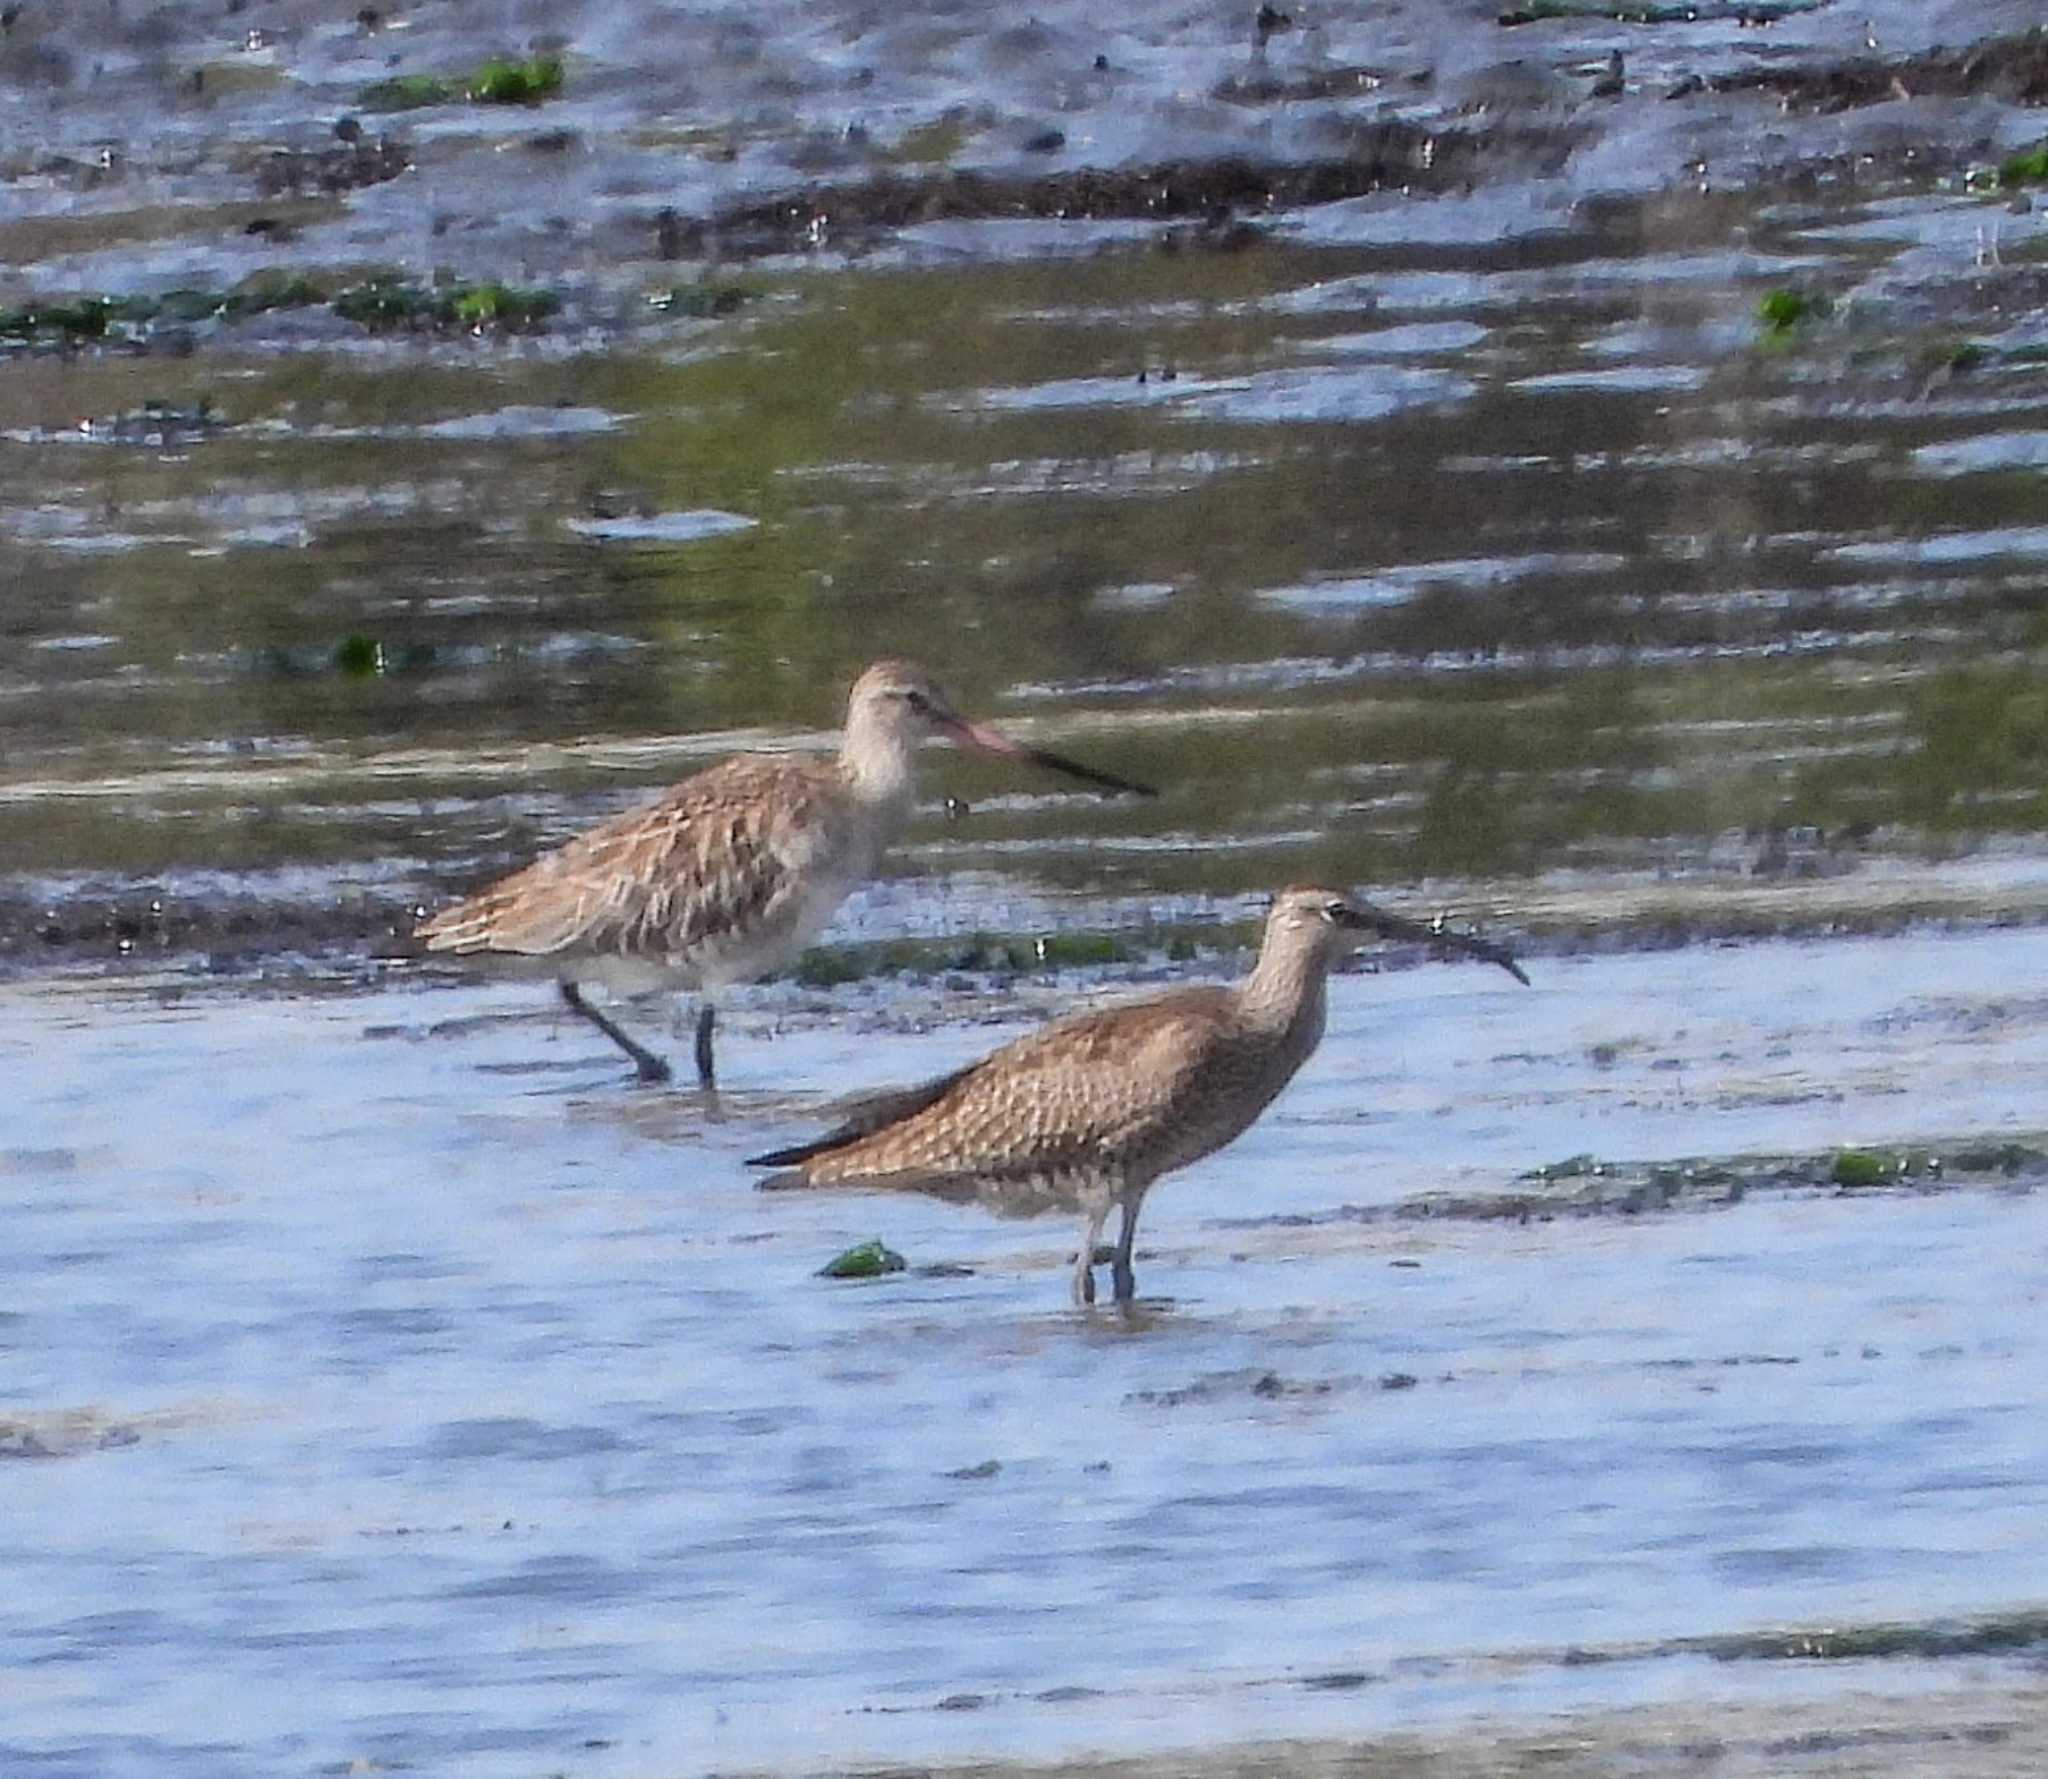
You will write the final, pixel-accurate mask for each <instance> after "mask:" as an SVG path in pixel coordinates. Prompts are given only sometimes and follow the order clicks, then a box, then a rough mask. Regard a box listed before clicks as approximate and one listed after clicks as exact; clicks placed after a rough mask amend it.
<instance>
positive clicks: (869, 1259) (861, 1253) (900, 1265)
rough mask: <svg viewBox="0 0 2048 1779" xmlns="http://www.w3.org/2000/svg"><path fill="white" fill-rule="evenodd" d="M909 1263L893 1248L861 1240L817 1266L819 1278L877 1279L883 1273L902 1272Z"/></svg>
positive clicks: (877, 1242)
mask: <svg viewBox="0 0 2048 1779" xmlns="http://www.w3.org/2000/svg"><path fill="white" fill-rule="evenodd" d="M908 1264H909V1262H908V1261H906V1260H905V1259H904V1258H903V1256H902V1255H901V1254H899V1253H897V1252H896V1250H895V1249H894V1248H888V1247H884V1246H883V1245H882V1243H881V1242H879V1241H872V1242H861V1243H860V1244H858V1245H857V1246H855V1247H851V1248H848V1249H847V1250H846V1252H845V1253H843V1254H839V1255H836V1256H834V1258H832V1259H831V1260H828V1261H827V1262H826V1263H825V1264H824V1265H823V1266H821V1267H819V1268H818V1277H819V1278H821V1279H878V1278H880V1277H881V1276H882V1275H883V1274H884V1273H892V1272H902V1271H903V1270H904V1268H905V1267H906V1266H907V1265H908Z"/></svg>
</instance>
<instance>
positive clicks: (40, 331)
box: [0, 296, 122, 343]
mask: <svg viewBox="0 0 2048 1779" xmlns="http://www.w3.org/2000/svg"><path fill="white" fill-rule="evenodd" d="M121 313H122V312H121V311H120V310H119V309H118V308H117V307H116V305H115V304H114V302H113V301H112V299H111V298H108V297H99V296H90V297H78V298H76V299H74V300H72V301H70V302H42V303H24V304H23V305H22V306H21V307H20V308H18V309H6V310H0V340H16V341H22V342H36V341H42V342H67V343H68V342H80V341H86V340H103V339H105V338H106V336H107V328H108V325H109V323H111V322H113V321H114V320H116V319H119V318H121Z"/></svg>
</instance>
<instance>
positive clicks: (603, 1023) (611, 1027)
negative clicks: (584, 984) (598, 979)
mask: <svg viewBox="0 0 2048 1779" xmlns="http://www.w3.org/2000/svg"><path fill="white" fill-rule="evenodd" d="M562 999H563V1000H564V1001H565V1002H566V1003H567V1004H568V1008H569V1011H570V1012H571V1013H576V1014H580V1015H581V1016H582V1017H583V1018H585V1019H587V1020H589V1021H590V1023H591V1024H592V1025H594V1026H596V1027H597V1029H598V1030H599V1031H601V1032H603V1033H604V1035H605V1036H606V1037H607V1038H609V1039H611V1041H612V1042H613V1043H614V1044H616V1045H618V1047H619V1048H620V1049H621V1050H623V1051H624V1052H625V1053H626V1054H627V1055H628V1056H630V1057H631V1058H632V1059H633V1067H634V1069H635V1070H636V1071H637V1072H638V1074H639V1077H640V1079H641V1080H643V1081H666V1080H667V1079H668V1078H669V1075H668V1064H667V1063H665V1062H663V1061H662V1060H661V1058H660V1057H658V1056H656V1055H655V1054H654V1052H653V1051H651V1050H649V1049H648V1048H647V1047H646V1046H645V1045H644V1044H636V1043H635V1042H634V1041H633V1040H632V1039H631V1038H629V1037H627V1035H626V1034H625V1033H624V1032H623V1031H621V1030H620V1029H619V1027H618V1025H617V1023H616V1022H615V1021H613V1020H610V1019H607V1018H606V1017H605V1015H604V1014H602V1013H600V1012H599V1011H598V1010H597V1009H596V1008H595V1007H593V1006H592V1005H591V1004H590V1003H589V1002H588V1001H586V1000H585V999H584V998H583V991H582V990H581V989H580V988H578V987H577V986H576V984H575V983H573V982H564V983H563V984H562Z"/></svg>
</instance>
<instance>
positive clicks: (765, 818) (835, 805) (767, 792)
mask: <svg viewBox="0 0 2048 1779" xmlns="http://www.w3.org/2000/svg"><path fill="white" fill-rule="evenodd" d="M831 773H832V768H831V766H830V765H829V764H828V763H826V762H824V761H819V760H810V759H789V760H783V759H770V758H763V757H758V756H741V757H740V758H737V759H732V760H727V761H724V762H722V763H721V764H719V765H717V766H713V767H711V768H710V769H709V770H707V771H704V772H700V773H698V774H696V775H695V776H694V777H691V778H687V779H685V780H684V781H683V782H682V783H681V784H679V785H677V786H676V787H675V788H674V789H673V790H670V791H669V792H667V793H666V794H665V795H663V796H662V797H660V798H657V799H656V800H655V801H654V802H653V803H650V804H647V805H645V806H644V807H642V808H639V809H634V810H628V811H626V812H625V813H624V814H622V815H618V816H614V817H613V818H612V819H611V820H610V821H606V822H600V823H599V824H598V825H597V826H596V827H594V828H591V829H589V830H587V831H586V832H584V833H582V834H579V835H577V836H576V837H575V838H574V839H572V840H569V841H567V842H565V843H564V844H563V845H561V846H559V847H557V848H556V849H555V850H554V851H553V852H550V853H547V854H544V855H543V856H542V857H540V858H538V859H536V860H535V861H534V862H533V863H532V864H530V865H528V866H526V867H525V868H524V869H523V870H519V871H515V872H513V873H512V875H511V876H509V877H506V878H503V879H501V880H500V881H499V882H497V883H495V884H493V885H492V886H491V887H490V888H488V889H486V890H483V891H481V892H480V893H478V894H477V895H474V896H471V897H470V898H468V899H467V900H466V901H463V902H459V903H457V904H456V905H455V906H454V907H452V908H448V909H444V910H443V911H442V912H441V913H439V914H437V915H436V916H434V918H433V919H432V920H430V921H428V922H426V923H425V924H424V925H423V926H422V927H421V928H420V929H419V937H420V938H421V939H422V940H423V941H424V942H425V944H426V946H427V948H428V949H429V950H431V951H452V952H458V953H472V952H491V951H497V952H513V953H517V954H520V955H523V956H529V957H553V956H557V955H562V954H572V953H573V954H593V953H597V954H617V955H639V956H643V957H646V958H648V959H650V960H663V959H666V960H669V961H671V962H674V963H676V964H678V965H686V964H687V963H688V962H689V961H690V958H691V955H692V954H693V953H694V952H697V951H699V950H700V949H701V948H703V947H704V946H705V945H706V944H708V943H712V942H715V941H717V940H720V939H722V938H725V937H727V936H730V935H733V934H736V933H741V932H746V931H749V930H756V929H759V928H760V927H762V926H764V925H772V924H773V923H774V922H775V921H776V920H777V919H778V918H780V917H782V916H783V915H785V914H786V913H787V912H788V911H789V909H788V905H789V904H792V903H794V902H798V901H801V899H802V898H803V895H804V893H805V887H806V878H807V874H808V871H809V868H810V867H811V866H812V865H813V863H814V862H815V861H816V860H817V859H818V858H819V857H820V855H821V854H829V853H831V852H832V851H834V850H836V849H838V848H841V847H843V846H845V845H846V844H847V838H848V837H847V835H846V832H845V825H846V824H845V818H844V815H843V813H842V809H841V805H840V802H839V800H838V799H836V798H835V797H834V796H833V794H832V793H833V791H834V790H835V788H836V787H835V785H834V784H833V782H832V778H831Z"/></svg>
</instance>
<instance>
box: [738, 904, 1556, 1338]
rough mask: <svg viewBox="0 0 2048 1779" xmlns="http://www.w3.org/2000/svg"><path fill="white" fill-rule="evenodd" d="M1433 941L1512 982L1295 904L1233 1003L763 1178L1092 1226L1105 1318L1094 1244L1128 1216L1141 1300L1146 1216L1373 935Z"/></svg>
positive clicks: (814, 1152) (922, 1098) (1297, 1041)
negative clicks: (1047, 1214) (1140, 1242)
mask: <svg viewBox="0 0 2048 1779" xmlns="http://www.w3.org/2000/svg"><path fill="white" fill-rule="evenodd" d="M1374 933H1377V934H1381V935H1384V936H1387V937H1390V938H1401V939H1419V940H1425V941H1427V942H1428V943H1430V944H1432V945H1436V946H1441V947H1445V948H1448V949H1451V950H1455V951H1461V952H1464V953H1466V954H1467V955H1469V956H1472V957H1477V958H1482V959H1484V960H1485V961H1486V962H1488V963H1494V964H1498V965H1500V967H1501V968H1502V969H1504V970H1506V971H1507V972H1508V973H1509V974H1510V975H1512V976H1513V977H1514V978H1515V980H1516V981H1518V982H1521V983H1524V984H1526V983H1527V982H1528V980H1529V979H1528V977H1526V976H1524V975H1523V974H1522V971H1521V967H1520V966H1519V965H1518V964H1517V963H1516V962H1515V960H1514V958H1513V956H1512V955H1510V954H1509V953H1508V952H1507V951H1506V950H1505V949H1503V948H1502V947H1501V946H1498V945H1495V944H1493V943H1491V942H1490V941H1488V940H1485V939H1480V938H1477V937H1474V936H1472V935H1469V934H1462V933H1453V932H1449V931H1447V930H1444V929H1442V928H1440V927H1438V926H1436V925H1433V924H1430V925H1426V924H1423V923H1421V922H1417V921H1412V920H1406V919H1404V918H1402V917H1401V916H1399V915H1394V914H1386V913H1383V912H1382V911H1380V910H1379V909H1376V908H1373V907H1370V906H1368V905H1367V904H1365V903H1362V902H1358V901H1354V900H1352V899H1350V898H1348V897H1346V896H1345V895H1343V894H1342V893H1341V892H1339V891H1336V890H1329V889H1316V888H1305V887H1296V888H1293V889H1286V890H1282V891H1281V892H1280V894H1279V895H1278V896H1276V897H1275V898H1274V900H1273V907H1272V911H1271V912H1270V913H1269V914H1268V915H1267V917H1266V931H1265V938H1264V941H1263V942H1262V944H1261V945H1260V947H1259V959H1258V963H1257V964H1256V965H1255V966H1254V967H1253V970H1252V973H1251V974H1250V975H1249V976H1247V977H1246V978H1245V979H1244V980H1243V981H1242V982H1240V983H1237V984H1235V985H1234V986H1232V987H1229V988H1215V987H1204V988H1182V989H1176V990H1174V991H1173V992H1172V993H1170V994H1164V995H1160V996H1157V997H1156V998H1154V999H1150V1000H1143V1001H1134V1002H1131V1003H1130V1004H1128V1005H1125V1006H1120V1007H1109V1008H1106V1009H1103V1010H1101V1011H1099V1012H1093V1013H1077V1014H1073V1015H1070V1016H1069V1017H1067V1018H1064V1019H1057V1020H1055V1021H1053V1023H1052V1024H1050V1025H1048V1026H1045V1027H1044V1028H1042V1029H1041V1030H1039V1031H1036V1032H1032V1033H1030V1034H1029V1035H1028V1036H1025V1037H1022V1038H1018V1039H1016V1040H1015V1041H1013V1042H1011V1043H1008V1044H1005V1045H1004V1046H1003V1047H1002V1048H1001V1049H1000V1050H997V1051H995V1052H993V1053H992V1054H990V1055H988V1056H986V1057H984V1058H983V1059H982V1060H981V1061H980V1062H977V1063H973V1064H970V1065H969V1066H968V1067H967V1068H964V1069H961V1070H960V1071H959V1072H958V1073H956V1074H952V1075H947V1076H945V1077H944V1078H943V1079H941V1080H937V1081H932V1082H928V1083H927V1084H926V1085H924V1086H922V1087H915V1088H911V1089H909V1090H907V1091H904V1092H900V1093H894V1094H882V1095H878V1096H876V1097H875V1098H873V1099H871V1100H869V1101H867V1102H866V1103H864V1104H862V1105H861V1106H860V1107H858V1108H857V1109H856V1110H855V1111H854V1113H853V1115H852V1117H851V1118H849V1119H848V1121H847V1122H846V1123H845V1124H843V1125H841V1126H840V1128H839V1129H837V1130H835V1131H832V1132H830V1133H829V1134H827V1135H826V1136H823V1137H820V1138H818V1139H817V1140H816V1141H815V1142H810V1143H799V1144H797V1145H796V1146H794V1147H793V1148H788V1149H778V1150H776V1151H775V1152H774V1153H772V1154H769V1155H758V1156H755V1157H754V1158H753V1159H752V1161H751V1162H750V1164H749V1165H751V1166H755V1167H780V1168H789V1169H792V1170H793V1171H792V1172H790V1173H787V1174H782V1175H778V1176H775V1177H774V1178H771V1179H768V1180H765V1181H763V1182H762V1184H763V1185H764V1186H766V1187H770V1188H780V1187H794V1186H868V1187H883V1188H891V1189H898V1190H909V1191H916V1192H928V1193H932V1194H934V1195H936V1196H938V1197H942V1198H951V1199H956V1200H962V1201H969V1202H974V1203H979V1204H983V1205H985V1206H987V1207H988V1208H989V1209H991V1210H993V1211H995V1212H997V1213H998V1214H999V1215H1005V1216H1032V1215H1035V1214H1037V1213H1039V1212H1042V1211H1052V1210H1078V1211H1079V1212H1080V1214H1081V1252H1080V1255H1079V1257H1078V1258H1077V1259H1076V1260H1075V1263H1074V1301H1075V1302H1076V1303H1077V1304H1088V1303H1093V1302H1094V1301H1095V1244H1096V1241H1097V1238H1098V1237H1100V1235H1101V1233H1102V1225H1103V1222H1104V1221H1105V1219H1106V1218H1107V1217H1108V1215H1109V1212H1110V1209H1111V1207H1112V1206H1120V1207H1121V1208H1122V1210H1123V1223H1122V1227H1121V1228H1120V1229H1119V1230H1118V1232H1117V1244H1116V1253H1115V1258H1114V1260H1113V1261H1112V1263H1111V1277H1112V1280H1113V1281H1114V1287H1115V1292H1116V1300H1117V1302H1119V1303H1128V1302H1130V1300H1131V1297H1132V1294H1133V1293H1134V1291H1135V1290H1136V1281H1135V1278H1134V1277H1133V1274H1132V1271H1131V1241H1132V1238H1133V1236H1134V1235H1135V1234H1136V1232H1137V1227H1138V1207H1139V1205H1140V1204H1141V1203H1142V1202H1143V1200H1144V1197H1145V1193H1146V1191H1147V1190H1148V1189H1149V1188H1150V1187H1151V1185H1152V1183H1153V1182H1154V1181H1155V1180H1157V1179H1158V1178H1159V1177H1160V1176H1161V1175H1163V1174H1169V1173H1172V1172H1173V1171H1174V1170H1175V1169H1176V1168H1183V1167H1186V1166H1187V1165H1188V1164H1189V1163H1190V1162H1192V1161H1199V1160H1200V1159H1201V1158H1202V1157H1203V1156H1205V1155H1208V1154H1210V1153H1212V1152H1213V1151H1215V1150H1217V1149H1220V1148H1222V1147H1223V1145H1224V1144H1226V1143H1228V1142H1230V1141H1232V1140H1233V1139H1234V1138H1236V1137H1238V1136H1240V1135H1242V1134H1243V1133H1244V1131H1246V1130H1247V1129H1248V1128H1250V1126H1251V1124H1252V1122H1253V1121H1254V1120H1255V1119H1256V1118H1257V1117H1258V1115H1259V1114H1260V1113H1261V1112H1263V1111H1264V1110H1265V1109H1266V1107H1267V1106H1269V1105H1271V1104H1272V1102H1273V1100H1274V1099H1275V1098H1276V1097H1277V1096H1278V1094H1279V1092H1280V1090H1281V1089H1282V1088H1283V1087H1285V1086H1286V1085H1287V1083H1288V1082H1289V1081H1291V1080H1292V1079H1293V1078H1294V1073H1295V1071H1296V1070H1297V1069H1299V1068H1300V1067H1301V1065H1302V1064H1303V1063H1305V1062H1306V1061H1307V1060H1308V1059H1309V1056H1310V1054H1311V1053H1312V1052H1313V1051H1314V1050H1315V1047H1316V1045H1317V1044H1318V1043H1320V1042H1321V1040H1322V1036H1323V1020H1324V1015H1325V1010H1326V1005H1327V996H1326V984H1327V981H1328V978H1329V973H1330V966H1331V965H1332V964H1333V963H1335V962H1336V961H1337V960H1338V959H1339V958H1340V957H1342V956H1344V955H1345V954H1346V953H1347V952H1349V951H1351V950H1352V949H1353V948H1354V947H1355V946H1357V945H1358V944H1359V943H1361V942H1362V940H1363V939H1364V938H1365V937H1366V936H1367V935H1368V934H1374Z"/></svg>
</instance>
